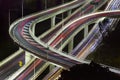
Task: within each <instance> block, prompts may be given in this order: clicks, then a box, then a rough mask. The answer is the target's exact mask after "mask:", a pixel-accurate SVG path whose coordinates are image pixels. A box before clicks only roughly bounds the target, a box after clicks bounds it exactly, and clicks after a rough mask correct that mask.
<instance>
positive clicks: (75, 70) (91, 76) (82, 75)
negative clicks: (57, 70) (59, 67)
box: [59, 62, 120, 80]
mask: <svg viewBox="0 0 120 80" xmlns="http://www.w3.org/2000/svg"><path fill="white" fill-rule="evenodd" d="M59 80H120V76H119V75H117V74H115V73H112V72H110V71H109V69H108V68H103V67H101V66H100V65H99V64H96V63H94V62H91V63H90V64H89V65H88V64H80V65H75V66H73V67H72V68H70V71H67V70H64V71H63V72H62V73H61V77H60V78H59Z"/></svg>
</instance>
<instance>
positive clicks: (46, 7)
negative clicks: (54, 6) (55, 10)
mask: <svg viewBox="0 0 120 80" xmlns="http://www.w3.org/2000/svg"><path fill="white" fill-rule="evenodd" d="M45 9H47V0H45Z"/></svg>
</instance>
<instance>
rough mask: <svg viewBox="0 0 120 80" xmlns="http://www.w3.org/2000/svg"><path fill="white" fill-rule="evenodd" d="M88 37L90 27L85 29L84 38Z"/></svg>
mask: <svg viewBox="0 0 120 80" xmlns="http://www.w3.org/2000/svg"><path fill="white" fill-rule="evenodd" d="M87 35H88V26H86V27H85V28H84V38H85V37H86V36H87Z"/></svg>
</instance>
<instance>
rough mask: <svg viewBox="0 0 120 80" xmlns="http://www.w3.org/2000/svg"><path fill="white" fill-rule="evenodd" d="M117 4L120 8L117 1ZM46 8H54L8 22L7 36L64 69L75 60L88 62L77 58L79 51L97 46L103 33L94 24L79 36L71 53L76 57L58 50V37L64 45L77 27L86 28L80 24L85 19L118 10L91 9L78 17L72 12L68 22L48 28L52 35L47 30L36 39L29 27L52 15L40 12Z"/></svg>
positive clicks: (89, 19) (114, 12)
mask: <svg viewBox="0 0 120 80" xmlns="http://www.w3.org/2000/svg"><path fill="white" fill-rule="evenodd" d="M78 1H79V0H78ZM96 1H101V2H103V1H102V0H96ZM104 1H105V0H104ZM115 1H116V2H117V0H115ZM80 2H81V1H80ZM105 2H107V0H106V1H105ZM113 2H114V0H113ZM111 4H113V3H112V0H111ZM118 4H119V3H118ZM117 7H118V8H119V5H117ZM89 9H90V8H89ZM91 9H92V7H91ZM53 11H54V8H53ZM47 12H51V14H53V13H54V12H52V9H50V10H48V11H45V12H42V13H40V14H37V15H36V14H32V15H30V16H27V17H25V18H22V19H19V20H17V21H15V22H14V23H13V24H12V25H11V27H10V29H9V33H10V36H11V37H12V39H13V40H14V41H15V42H16V43H18V44H19V45H20V46H21V47H23V48H24V49H25V50H28V51H30V52H31V53H32V54H33V55H35V56H37V57H38V58H42V59H44V60H45V61H46V60H47V61H50V62H52V63H54V64H56V65H59V66H61V67H63V68H65V69H69V68H70V67H72V66H73V65H75V64H81V63H89V62H87V61H84V60H81V59H80V60H79V59H77V58H79V57H81V56H80V55H81V53H82V52H83V51H84V49H86V50H87V52H89V51H91V49H93V45H94V46H97V44H99V42H100V41H101V37H102V36H101V34H102V33H101V32H100V29H99V27H97V28H96V27H94V28H93V29H92V30H91V32H89V34H88V35H87V37H85V38H84V40H82V43H80V45H79V46H77V48H75V49H74V50H73V51H72V52H71V53H70V54H72V55H74V56H76V55H77V56H76V57H77V58H76V57H73V56H70V55H66V53H64V52H62V51H60V50H58V49H59V48H60V45H61V43H60V42H61V41H62V43H63V44H64V43H65V45H66V43H67V42H69V40H68V39H71V38H72V37H73V36H75V35H76V34H77V33H78V32H79V31H81V30H82V29H84V28H85V26H83V25H85V24H86V23H90V22H95V20H96V19H98V18H101V17H111V16H112V17H114V16H120V11H119V10H113V11H103V12H97V13H92V14H89V15H85V16H82V17H78V18H75V16H74V18H73V17H71V18H69V19H70V21H69V22H67V20H66V24H65V26H64V27H62V28H61V27H59V29H58V28H57V31H54V30H56V28H55V29H52V30H51V34H52V35H51V36H49V37H48V38H47V39H46V37H47V36H48V34H47V35H45V36H46V37H44V36H42V37H40V39H39V38H37V37H36V36H34V32H33V31H32V29H34V27H35V26H34V25H35V24H36V23H39V22H40V21H42V19H43V20H44V19H48V18H50V17H51V16H46V17H45V16H43V15H46V14H47ZM55 12H56V11H55ZM91 12H92V11H91ZM86 13H87V12H86ZM49 14H50V13H49ZM81 14H85V12H84V13H81ZM81 14H79V16H81ZM56 15H57V14H56ZM53 16H54V15H53ZM43 17H45V18H43ZM69 19H68V20H69ZM52 31H53V32H52ZM104 31H105V32H106V29H103V32H104ZM48 32H49V31H48ZM53 34H56V35H53ZM93 34H94V35H93ZM43 37H44V38H43ZM48 40H49V41H48ZM67 40H68V41H67ZM66 41H67V42H66ZM46 42H47V43H46ZM96 43H97V44H96ZM65 45H64V46H65ZM85 47H86V48H85ZM60 49H61V48H60ZM76 52H77V53H76ZM78 53H79V54H78ZM85 53H86V52H84V54H85ZM82 55H83V53H82ZM38 62H39V63H40V62H41V60H38Z"/></svg>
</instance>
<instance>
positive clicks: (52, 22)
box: [51, 16, 56, 28]
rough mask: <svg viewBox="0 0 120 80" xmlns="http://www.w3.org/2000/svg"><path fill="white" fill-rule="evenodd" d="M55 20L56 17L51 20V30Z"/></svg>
mask: <svg viewBox="0 0 120 80" xmlns="http://www.w3.org/2000/svg"><path fill="white" fill-rule="evenodd" d="M55 18H56V16H53V17H52V18H51V28H53V27H54V26H55Z"/></svg>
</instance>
